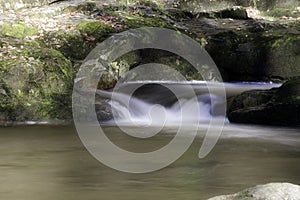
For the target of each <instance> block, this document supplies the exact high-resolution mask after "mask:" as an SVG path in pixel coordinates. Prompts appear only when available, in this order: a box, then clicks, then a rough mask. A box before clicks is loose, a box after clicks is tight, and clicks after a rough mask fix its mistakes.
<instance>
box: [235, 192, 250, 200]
mask: <svg viewBox="0 0 300 200" xmlns="http://www.w3.org/2000/svg"><path fill="white" fill-rule="evenodd" d="M248 197H249V198H250V197H253V195H252V194H250V192H249V191H242V192H240V193H239V194H238V196H237V197H236V198H235V199H236V200H239V199H244V198H248Z"/></svg>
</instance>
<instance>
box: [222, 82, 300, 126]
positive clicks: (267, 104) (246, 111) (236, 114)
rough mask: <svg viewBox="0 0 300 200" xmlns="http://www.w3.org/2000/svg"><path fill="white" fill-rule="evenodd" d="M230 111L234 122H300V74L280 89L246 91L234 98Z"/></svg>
mask: <svg viewBox="0 0 300 200" xmlns="http://www.w3.org/2000/svg"><path fill="white" fill-rule="evenodd" d="M227 114H228V119H229V121H230V122H234V123H251V124H266V125H282V126H299V125H300V78H295V79H292V80H289V81H287V82H286V83H284V84H283V85H282V86H281V87H280V88H278V89H271V90H254V91H247V92H244V93H242V94H240V95H238V96H236V97H235V98H234V99H233V100H232V102H231V104H230V107H229V108H228V112H227Z"/></svg>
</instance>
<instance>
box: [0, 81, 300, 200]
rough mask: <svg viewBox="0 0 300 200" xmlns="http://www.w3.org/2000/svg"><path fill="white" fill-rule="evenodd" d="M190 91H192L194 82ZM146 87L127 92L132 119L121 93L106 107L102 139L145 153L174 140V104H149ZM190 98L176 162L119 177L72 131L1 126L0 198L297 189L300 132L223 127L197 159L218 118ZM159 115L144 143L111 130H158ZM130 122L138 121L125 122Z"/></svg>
mask: <svg viewBox="0 0 300 200" xmlns="http://www.w3.org/2000/svg"><path fill="white" fill-rule="evenodd" d="M198 85H199V84H198ZM273 86H274V85H266V84H250V85H249V84H247V86H245V84H238V83H237V84H233V85H232V88H231V89H230V85H227V86H226V93H227V94H231V92H232V91H237V90H238V91H241V90H248V89H249V87H250V88H251V89H253V87H255V88H256V89H258V88H261V89H262V88H270V87H273ZM180 87H184V86H183V85H181V86H180ZM193 87H195V88H197V87H198V86H197V84H195V85H194V86H193ZM126 88H127V89H128V87H126ZM151 88H152V86H151V87H149V88H144V89H143V91H137V92H136V93H135V94H134V96H135V98H133V101H132V100H131V101H130V105H131V106H132V108H136V109H137V110H136V113H133V112H131V113H130V111H129V110H130V109H128V108H126V107H124V106H123V105H122V101H123V100H124V99H126V98H125V97H126V93H125V92H123V93H122V92H120V93H118V95H117V97H122V98H123V100H120V101H119V104H112V106H113V107H114V106H115V108H118V109H117V110H116V111H115V112H118V115H117V116H118V117H117V118H115V119H114V120H111V121H108V122H105V124H104V125H103V126H102V127H103V130H104V132H105V133H106V135H107V137H109V139H110V140H111V141H112V142H114V143H115V144H116V145H118V146H119V147H121V148H124V149H126V150H129V151H133V152H149V151H153V150H155V149H158V148H161V147H162V146H164V145H166V144H167V143H168V142H169V141H170V140H171V139H172V138H173V137H174V135H175V134H176V131H177V128H178V124H176V123H177V122H178V119H177V118H176V115H177V114H178V113H177V110H176V109H178V107H176V105H177V104H176V102H174V100H171V101H166V100H161V99H160V98H158V97H157V96H156V95H155V94H154V93H151V94H152V95H151V98H150V97H149V93H148V92H149V91H151V90H152V89H151ZM162 89H163V88H162ZM155 90H156V91H160V90H157V88H156V89H155ZM230 91H231V92H230ZM196 93H197V98H196V100H197V102H200V104H199V105H200V109H199V110H200V111H201V112H200V113H196V114H199V116H200V118H201V120H200V123H199V124H198V122H199V121H197V125H199V130H198V136H199V137H197V138H195V140H194V142H193V144H192V145H191V147H190V148H189V149H188V151H187V152H185V153H184V154H183V156H182V157H181V158H180V159H178V160H177V161H176V162H174V163H173V164H171V165H170V166H168V167H166V168H164V169H162V170H159V171H156V172H153V173H147V174H127V173H122V172H118V171H115V170H113V169H110V168H108V167H106V166H104V165H103V164H101V163H100V162H99V161H97V160H96V159H95V158H93V157H92V156H91V155H90V154H89V153H88V152H87V150H86V149H85V147H84V146H83V145H82V143H81V141H80V139H79V137H78V135H77V133H76V129H75V128H74V127H73V126H62V125H57V126H53V125H37V126H28V125H27V126H12V127H1V128H0V158H1V159H0V197H1V199H22V200H35V199H37V200H50V199H51V200H52V199H58V200H59V199H62V200H68V199H72V200H73V199H104V200H107V199H118V200H119V199H120V200H123V199H124V200H132V199H145V200H148V199H149V200H150V199H151V200H152V199H172V200H182V199H187V200H196V199H198V200H199V199H200V200H201V199H207V198H209V197H213V196H216V195H221V194H230V193H235V192H238V191H240V190H242V189H244V188H247V187H251V186H254V185H257V184H265V183H269V182H290V183H294V184H300V171H299V166H300V134H299V129H296V128H284V127H267V126H255V125H235V124H230V123H229V122H225V125H224V128H223V133H222V135H221V137H220V139H219V141H218V143H217V144H216V146H215V148H214V149H213V151H212V152H211V153H210V154H209V155H208V156H207V157H205V158H204V159H199V158H198V152H199V148H200V146H201V144H202V142H203V139H202V138H203V137H201V136H203V135H204V134H205V132H206V128H207V120H208V119H209V120H210V119H212V120H214V118H215V119H216V120H218V119H219V118H224V116H220V115H218V114H213V112H212V106H211V105H212V103H211V102H212V99H211V97H208V96H207V95H206V94H205V92H202V91H198V92H196ZM108 94H109V93H106V95H108ZM146 94H148V97H149V98H146V96H147V95H146ZM161 94H162V93H161ZM163 94H165V95H166V96H164V95H158V96H161V97H162V99H168V98H167V97H170V98H173V97H172V96H170V95H167V93H166V92H163ZM124 95H125V97H124ZM182 98H183V99H185V101H183V104H182V105H183V106H187V107H186V109H188V108H189V106H190V105H191V104H190V103H189V101H190V100H189V99H188V98H187V97H182ZM214 98H218V97H214ZM147 99H148V100H147ZM156 104H158V105H157V106H156V107H157V108H158V110H155V109H156V108H155V106H154V108H153V105H156ZM145 108H149V109H152V112H151V111H150V117H151V118H152V119H151V118H148V117H149V116H148V117H147V113H148V111H147V112H145ZM139 109H140V110H139ZM153 109H154V111H155V112H153ZM146 110H147V109H146ZM160 112H163V113H160ZM189 112H190V111H189ZM128 113H129V114H130V115H128ZM151 113H152V114H151ZM159 116H162V117H163V118H164V119H167V121H166V122H165V123H166V126H165V127H163V128H162V129H161V130H160V131H159V134H157V135H155V136H153V137H150V138H147V139H141V138H134V137H131V136H129V135H127V134H124V132H123V131H122V130H121V129H120V127H117V126H116V121H117V122H120V125H121V126H126V127H128V128H131V129H133V130H135V131H137V132H140V133H143V130H145V129H146V128H148V129H149V128H151V127H155V125H157V124H159V125H160V124H161V123H160V121H161V119H160V118H159ZM153 117H155V118H158V119H153ZM137 119H139V122H140V123H138V124H133V123H132V122H136V120H137ZM153 120H154V121H153ZM155 120H156V121H155ZM184 123H187V124H186V126H185V131H186V134H187V137H188V135H189V127H191V126H194V125H195V121H193V120H192V119H190V118H188V117H187V118H186V121H184ZM141 125H142V126H141ZM145 125H146V126H145ZM213 128H214V127H213Z"/></svg>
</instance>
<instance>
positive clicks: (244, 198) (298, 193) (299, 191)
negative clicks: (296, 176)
mask: <svg viewBox="0 0 300 200" xmlns="http://www.w3.org/2000/svg"><path fill="white" fill-rule="evenodd" d="M299 198H300V186H298V185H294V184H291V183H269V184H266V185H258V186H255V187H253V188H248V189H245V190H243V191H241V192H238V193H236V194H232V195H223V196H218V197H213V198H210V199H209V200H299Z"/></svg>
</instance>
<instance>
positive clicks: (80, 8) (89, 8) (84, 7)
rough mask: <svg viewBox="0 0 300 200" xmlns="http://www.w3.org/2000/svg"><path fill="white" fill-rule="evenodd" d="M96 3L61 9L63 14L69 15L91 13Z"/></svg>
mask: <svg viewBox="0 0 300 200" xmlns="http://www.w3.org/2000/svg"><path fill="white" fill-rule="evenodd" d="M96 8H97V7H96V3H95V2H86V3H84V4H79V5H77V6H68V7H66V8H64V9H63V13H70V12H91V11H93V10H95V9H96Z"/></svg>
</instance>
